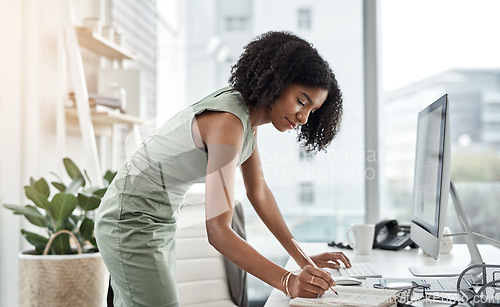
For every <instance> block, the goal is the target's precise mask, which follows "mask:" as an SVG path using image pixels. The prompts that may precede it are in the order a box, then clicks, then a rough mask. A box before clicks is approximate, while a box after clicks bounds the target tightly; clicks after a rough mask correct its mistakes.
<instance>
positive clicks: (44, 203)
mask: <svg viewBox="0 0 500 307" xmlns="http://www.w3.org/2000/svg"><path fill="white" fill-rule="evenodd" d="M24 193H25V194H26V197H27V198H28V199H30V200H32V201H33V202H34V203H35V205H37V206H38V207H40V208H42V209H45V210H47V209H48V207H49V200H48V197H46V196H45V195H43V194H42V193H40V192H38V191H37V190H36V189H35V188H34V187H30V186H25V187H24Z"/></svg>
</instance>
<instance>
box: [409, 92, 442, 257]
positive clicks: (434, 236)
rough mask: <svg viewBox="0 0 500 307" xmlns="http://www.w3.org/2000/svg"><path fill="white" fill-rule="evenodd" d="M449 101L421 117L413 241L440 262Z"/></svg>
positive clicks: (412, 224) (414, 188) (440, 100)
mask: <svg viewBox="0 0 500 307" xmlns="http://www.w3.org/2000/svg"><path fill="white" fill-rule="evenodd" d="M448 118H449V115H448V97H447V95H444V96H442V97H441V98H439V99H438V100H437V101H435V102H434V103H432V104H430V105H429V106H428V107H426V108H425V109H423V110H422V111H421V112H420V113H419V114H418V126H417V147H416V151H415V154H416V155H415V173H414V181H413V205H412V220H411V222H412V223H411V239H412V240H413V241H414V242H415V243H417V244H418V245H419V246H420V247H421V248H422V249H423V250H424V251H425V252H427V253H428V254H429V255H431V256H432V257H433V258H435V259H437V258H438V255H439V247H440V245H441V239H442V232H443V227H444V222H445V217H446V208H447V205H448V195H449V187H450V158H451V155H450V151H451V148H450V143H449V125H448Z"/></svg>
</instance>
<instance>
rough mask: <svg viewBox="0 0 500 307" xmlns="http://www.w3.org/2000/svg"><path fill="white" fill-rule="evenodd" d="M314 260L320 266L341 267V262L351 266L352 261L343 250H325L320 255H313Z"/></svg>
mask: <svg viewBox="0 0 500 307" xmlns="http://www.w3.org/2000/svg"><path fill="white" fill-rule="evenodd" d="M311 259H312V261H314V263H316V265H317V266H318V267H320V268H330V269H339V268H340V262H342V263H343V264H344V265H345V267H346V268H350V267H351V261H349V258H347V256H346V255H344V253H342V252H325V253H321V254H318V255H314V256H311Z"/></svg>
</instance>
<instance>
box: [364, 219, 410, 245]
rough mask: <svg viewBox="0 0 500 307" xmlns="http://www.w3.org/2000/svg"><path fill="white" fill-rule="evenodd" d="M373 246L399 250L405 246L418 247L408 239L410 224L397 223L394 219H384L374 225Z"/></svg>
mask: <svg viewBox="0 0 500 307" xmlns="http://www.w3.org/2000/svg"><path fill="white" fill-rule="evenodd" d="M373 241H374V242H373V248H380V249H388V250H399V249H403V248H405V247H407V246H410V247H411V248H416V247H418V246H417V245H416V244H415V243H414V242H413V241H412V240H411V239H410V226H406V225H399V224H398V221H396V220H384V221H382V222H380V223H378V224H376V225H375V237H374V240H373Z"/></svg>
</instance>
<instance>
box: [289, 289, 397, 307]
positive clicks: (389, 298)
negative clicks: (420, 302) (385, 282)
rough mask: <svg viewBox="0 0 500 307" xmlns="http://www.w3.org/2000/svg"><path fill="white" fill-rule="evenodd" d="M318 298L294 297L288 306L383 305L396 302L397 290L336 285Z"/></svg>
mask: <svg viewBox="0 0 500 307" xmlns="http://www.w3.org/2000/svg"><path fill="white" fill-rule="evenodd" d="M335 290H336V291H337V292H338V295H336V294H335V293H333V291H327V292H325V294H324V295H323V296H321V297H318V298H304V297H296V298H294V299H291V300H290V306H360V307H384V306H391V305H394V306H395V304H396V299H397V293H398V290H388V289H373V288H365V287H356V286H337V287H335Z"/></svg>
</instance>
